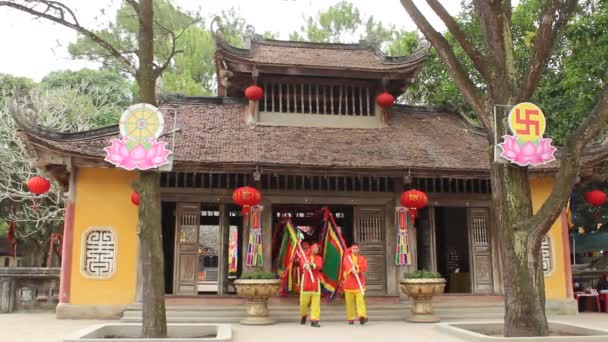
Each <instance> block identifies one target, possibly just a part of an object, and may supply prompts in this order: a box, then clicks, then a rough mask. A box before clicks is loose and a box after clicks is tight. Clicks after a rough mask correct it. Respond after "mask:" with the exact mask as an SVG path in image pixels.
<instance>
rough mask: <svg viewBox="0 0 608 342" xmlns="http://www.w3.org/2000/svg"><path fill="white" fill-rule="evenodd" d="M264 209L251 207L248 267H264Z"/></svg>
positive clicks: (259, 206)
mask: <svg viewBox="0 0 608 342" xmlns="http://www.w3.org/2000/svg"><path fill="white" fill-rule="evenodd" d="M262 209H263V207H262V206H261V205H256V206H254V207H251V217H250V221H249V222H250V225H249V243H248V244H247V266H249V267H252V266H263V265H264V258H263V256H262V225H261V224H260V214H261V212H262Z"/></svg>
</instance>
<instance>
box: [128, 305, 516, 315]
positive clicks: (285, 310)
mask: <svg viewBox="0 0 608 342" xmlns="http://www.w3.org/2000/svg"><path fill="white" fill-rule="evenodd" d="M297 310H298V308H297V307H292V308H282V309H277V308H272V307H271V308H270V311H271V312H272V313H273V314H274V315H277V316H282V315H290V314H292V313H293V312H297ZM321 310H322V312H323V313H326V314H334V313H335V314H344V310H345V309H344V307H342V308H331V309H329V308H324V307H321ZM409 310H410V308H409V307H398V308H388V309H387V308H385V309H377V308H368V310H367V311H368V312H369V313H370V314H377V315H385V314H386V315H398V314H400V313H405V312H408V311H409ZM434 310H435V311H436V312H438V313H443V314H459V313H462V314H467V313H477V314H479V315H483V314H486V313H499V314H502V313H504V309H503V308H498V307H497V308H485V309H483V310H479V309H478V308H434ZM242 312H244V309H243V308H235V309H233V310H210V311H202V310H179V311H170V310H168V311H167V316H170V317H199V316H217V317H225V316H232V315H235V314H239V313H242ZM123 317H141V311H140V310H127V311H125V312H124V314H123Z"/></svg>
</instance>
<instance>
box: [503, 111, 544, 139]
mask: <svg viewBox="0 0 608 342" xmlns="http://www.w3.org/2000/svg"><path fill="white" fill-rule="evenodd" d="M509 127H510V128H511V132H513V134H515V135H517V137H518V138H519V139H520V140H523V141H537V140H538V139H539V138H541V137H542V136H543V134H544V133H545V128H546V121H545V115H544V114H543V112H542V111H541V110H540V108H538V107H537V106H536V105H535V104H533V103H529V102H523V103H520V104H518V105H517V106H515V107H513V109H512V110H511V112H510V113H509Z"/></svg>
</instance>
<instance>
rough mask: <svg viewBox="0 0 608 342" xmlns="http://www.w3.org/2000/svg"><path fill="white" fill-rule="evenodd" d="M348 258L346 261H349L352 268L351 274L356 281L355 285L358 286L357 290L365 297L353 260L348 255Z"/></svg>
mask: <svg viewBox="0 0 608 342" xmlns="http://www.w3.org/2000/svg"><path fill="white" fill-rule="evenodd" d="M346 256H347V257H348V261H350V265H351V266H352V272H353V274H354V275H355V279H357V285H359V289H360V290H361V294H362V295H364V296H365V289H364V288H363V284H361V279H359V273H358V272H357V269H355V263H354V261H353V259H352V258H351V257H350V253H348V254H347V255H346Z"/></svg>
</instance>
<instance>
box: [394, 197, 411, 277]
mask: <svg viewBox="0 0 608 342" xmlns="http://www.w3.org/2000/svg"><path fill="white" fill-rule="evenodd" d="M407 212H408V209H407V208H405V207H397V208H395V222H396V223H397V248H396V252H395V265H397V266H405V265H411V264H412V255H411V252H410V249H409V236H408V232H407Z"/></svg>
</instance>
